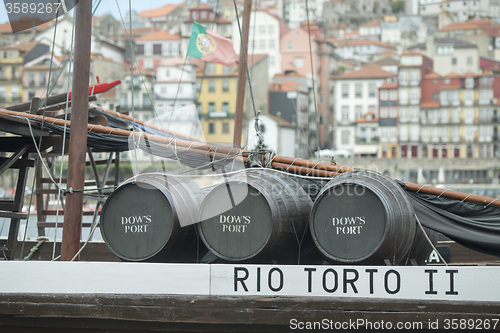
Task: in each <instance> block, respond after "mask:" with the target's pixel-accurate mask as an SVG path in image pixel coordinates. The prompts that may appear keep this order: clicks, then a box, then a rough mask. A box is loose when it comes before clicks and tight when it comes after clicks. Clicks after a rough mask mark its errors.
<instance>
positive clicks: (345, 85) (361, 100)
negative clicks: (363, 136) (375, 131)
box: [333, 64, 394, 151]
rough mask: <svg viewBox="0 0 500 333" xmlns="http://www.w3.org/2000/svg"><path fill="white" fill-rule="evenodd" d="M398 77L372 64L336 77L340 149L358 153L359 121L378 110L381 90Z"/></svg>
mask: <svg viewBox="0 0 500 333" xmlns="http://www.w3.org/2000/svg"><path fill="white" fill-rule="evenodd" d="M393 77H394V75H393V74H392V73H390V72H387V71H384V70H383V69H382V68H381V67H380V66H378V65H374V64H369V65H366V66H363V67H361V68H360V69H359V70H357V71H353V72H349V73H346V74H342V75H338V76H335V77H334V78H333V79H334V85H335V89H334V91H335V98H334V101H335V103H334V112H335V124H336V126H335V131H334V136H335V137H334V144H335V148H336V149H346V150H350V151H354V148H355V146H356V140H355V138H356V133H355V131H356V120H358V119H360V118H361V117H362V116H363V115H364V114H367V113H368V112H369V111H371V112H373V113H376V112H377V110H378V103H379V98H378V88H379V87H380V86H381V85H382V84H383V83H384V82H387V81H390V80H391V79H392V78H393Z"/></svg>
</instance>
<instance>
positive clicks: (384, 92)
mask: <svg viewBox="0 0 500 333" xmlns="http://www.w3.org/2000/svg"><path fill="white" fill-rule="evenodd" d="M388 95H389V94H388V91H387V90H385V89H383V90H380V100H381V101H386V100H387V99H388Z"/></svg>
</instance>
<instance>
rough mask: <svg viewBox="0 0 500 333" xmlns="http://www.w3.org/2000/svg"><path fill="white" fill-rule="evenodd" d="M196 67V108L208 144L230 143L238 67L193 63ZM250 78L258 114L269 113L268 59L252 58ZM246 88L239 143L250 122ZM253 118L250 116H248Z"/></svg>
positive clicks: (243, 140) (265, 56)
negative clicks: (247, 122)
mask: <svg viewBox="0 0 500 333" xmlns="http://www.w3.org/2000/svg"><path fill="white" fill-rule="evenodd" d="M193 62H195V64H196V66H197V73H196V81H197V82H196V83H197V100H198V103H197V107H198V114H199V116H200V120H201V124H202V128H203V132H204V134H205V139H206V140H207V142H217V143H224V142H227V143H231V144H232V142H233V139H234V115H235V110H236V95H237V86H238V67H237V66H235V67H231V68H229V67H225V66H222V65H220V64H214V63H205V62H203V61H200V60H198V59H193ZM248 65H249V71H250V73H251V77H252V92H253V96H254V100H255V104H256V108H257V110H260V111H261V112H262V113H265V112H267V111H268V105H267V104H268V98H269V81H268V74H267V73H268V60H267V55H264V54H256V55H252V57H251V60H250V61H249V64H248ZM251 104H252V103H250V96H249V84H248V82H246V91H245V103H244V106H243V124H242V128H243V131H242V142H245V141H246V140H245V137H246V133H245V128H246V121H248V117H250V118H251V119H253V113H254V112H253V108H252V105H251ZM249 115H252V116H249Z"/></svg>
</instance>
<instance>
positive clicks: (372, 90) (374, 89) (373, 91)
mask: <svg viewBox="0 0 500 333" xmlns="http://www.w3.org/2000/svg"><path fill="white" fill-rule="evenodd" d="M376 96H377V87H376V86H375V84H373V83H370V84H369V85H368V97H376Z"/></svg>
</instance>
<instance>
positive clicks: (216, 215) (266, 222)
mask: <svg viewBox="0 0 500 333" xmlns="http://www.w3.org/2000/svg"><path fill="white" fill-rule="evenodd" d="M228 189H229V190H228ZM241 193H245V196H244V198H243V199H242V200H237V201H235V200H234V197H238V196H240V194H241ZM234 202H239V203H237V204H234ZM221 207H224V209H221ZM200 216H201V218H200V219H201V221H202V222H200V223H199V226H198V227H199V230H200V236H201V238H202V240H203V242H204V243H205V245H206V246H207V247H208V248H209V249H210V250H211V251H212V252H213V253H214V254H216V255H217V256H218V257H219V258H222V259H225V260H230V261H241V260H247V259H250V258H252V257H254V256H256V255H257V254H259V253H260V251H261V250H262V249H263V248H264V247H265V245H266V244H267V242H268V240H269V238H270V236H271V231H272V213H271V208H270V206H269V203H268V201H267V199H266V198H265V196H264V195H263V194H262V193H261V192H259V191H258V190H257V189H256V188H255V187H253V186H252V185H250V184H247V183H244V182H234V181H230V182H228V183H225V184H221V185H219V186H217V187H216V188H214V189H213V190H212V191H211V192H210V193H209V194H208V195H207V196H206V198H205V200H204V201H203V203H202V205H201V215H200Z"/></svg>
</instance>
